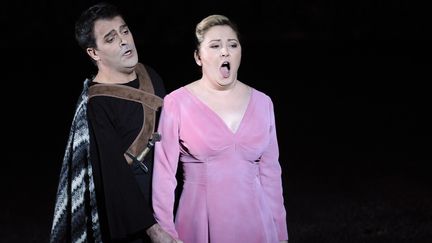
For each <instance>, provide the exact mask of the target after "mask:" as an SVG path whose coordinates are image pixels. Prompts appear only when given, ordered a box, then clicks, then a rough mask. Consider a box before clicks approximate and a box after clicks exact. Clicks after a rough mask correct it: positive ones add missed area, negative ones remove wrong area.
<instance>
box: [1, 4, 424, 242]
mask: <svg viewBox="0 0 432 243" xmlns="http://www.w3.org/2000/svg"><path fill="white" fill-rule="evenodd" d="M95 2H96V1H54V0H52V1H27V2H26V1H20V0H17V1H7V2H5V3H3V4H2V6H1V8H0V13H1V23H2V25H1V26H2V27H1V38H0V48H1V49H0V52H1V54H2V55H1V57H2V59H3V60H2V64H1V65H0V66H1V71H2V72H1V74H2V79H1V81H2V82H3V83H2V86H1V87H2V91H3V92H2V94H3V95H2V96H1V97H2V98H1V99H2V102H1V104H2V112H3V116H2V124H3V132H2V135H3V136H2V138H3V143H2V144H3V146H2V151H4V152H3V156H2V161H1V179H0V185H1V192H2V197H1V204H0V206H1V210H2V212H1V213H0V215H1V216H0V242H47V241H48V236H49V232H50V227H51V223H52V216H53V207H54V202H55V195H56V189H57V183H58V176H59V173H60V166H61V162H62V158H63V152H64V148H65V146H66V141H67V136H68V133H69V127H70V123H71V121H72V116H73V112H74V108H75V103H76V101H77V98H78V95H79V93H80V91H81V88H82V84H83V81H84V79H85V78H87V77H89V76H90V74H91V73H92V72H93V71H94V67H93V66H92V64H91V63H90V61H89V60H88V59H87V57H86V54H85V53H84V52H83V51H82V50H81V49H80V48H79V47H78V45H77V44H76V42H75V39H74V37H73V25H74V21H75V19H76V18H77V17H78V15H79V13H80V12H81V11H82V10H84V9H85V8H87V7H88V6H90V5H91V4H93V3H95ZM120 2H121V3H118V4H117V5H118V6H119V7H120V8H121V9H122V10H123V12H124V15H125V17H126V20H127V22H128V24H129V25H130V28H131V29H132V32H133V34H134V37H135V43H136V45H137V48H138V52H139V57H140V61H141V62H143V63H146V64H149V65H150V66H152V67H153V68H155V69H156V70H157V71H158V72H159V74H160V75H161V76H162V77H163V79H164V80H165V83H166V86H167V89H168V90H169V91H171V90H173V89H175V88H178V87H180V86H182V85H185V84H187V83H189V82H191V81H193V80H195V79H197V78H198V74H199V72H198V69H197V67H196V66H195V63H194V60H193V47H194V46H193V34H194V27H195V24H196V23H197V22H198V21H199V20H201V19H202V18H203V17H205V16H207V15H209V14H213V13H220V14H224V15H227V16H228V17H230V18H231V19H232V20H233V21H235V22H236V23H237V24H238V25H239V28H240V31H241V33H242V47H243V56H242V64H241V67H240V70H239V79H240V80H241V81H243V82H245V83H247V84H249V85H251V86H253V87H255V88H257V89H259V90H261V91H264V92H266V93H267V94H268V95H269V96H271V98H272V99H273V101H274V103H275V112H276V119H277V120H276V122H277V129H278V130H277V131H278V138H279V143H280V162H281V165H282V168H283V182H284V193H285V202H286V208H287V214H288V216H287V220H288V230H289V235H290V243H306V242H307V243H309V242H311V243H315V242H318V243H321V242H349V243H355V242H410V243H411V242H416V243H419V242H431V239H432V190H431V185H432V182H431V178H430V176H429V174H430V171H431V168H432V166H431V165H430V163H431V162H432V161H431V156H430V152H431V149H430V148H431V136H430V121H431V120H430V119H429V116H430V115H429V113H430V104H431V102H430V88H429V85H428V83H429V82H430V81H431V74H430V71H431V69H430V65H431V54H432V47H431V43H432V42H431V39H432V38H431V37H432V35H431V23H432V21H431V17H430V16H431V14H430V8H429V6H427V4H426V3H420V2H414V1H402V0H393V1H390V0H388V1H379V0H362V1H360V0H355V1H319V0H306V1H299V0H290V1H282V0H280V1H274V0H269V1H252V0H251V1H246V0H242V1H225V0H221V1H188V2H181V1H172V2H170V1H132V0H125V1H120ZM114 3H116V2H114ZM227 217H229V216H227Z"/></svg>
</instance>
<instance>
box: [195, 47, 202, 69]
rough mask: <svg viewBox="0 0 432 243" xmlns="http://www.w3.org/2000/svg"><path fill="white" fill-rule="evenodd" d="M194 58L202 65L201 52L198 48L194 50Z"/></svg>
mask: <svg viewBox="0 0 432 243" xmlns="http://www.w3.org/2000/svg"><path fill="white" fill-rule="evenodd" d="M194 59H195V62H196V64H197V65H198V66H201V65H202V63H201V58H200V56H199V53H198V51H197V50H195V51H194Z"/></svg>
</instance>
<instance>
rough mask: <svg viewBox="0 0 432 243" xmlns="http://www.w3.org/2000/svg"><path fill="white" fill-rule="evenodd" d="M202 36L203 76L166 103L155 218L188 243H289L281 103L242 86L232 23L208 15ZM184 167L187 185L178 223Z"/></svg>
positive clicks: (155, 177)
mask: <svg viewBox="0 0 432 243" xmlns="http://www.w3.org/2000/svg"><path fill="white" fill-rule="evenodd" d="M195 34H196V40H197V48H196V50H195V53H194V58H195V61H196V63H197V64H198V65H199V66H201V68H202V77H201V78H200V79H199V80H196V81H194V82H192V83H189V84H188V85H186V86H184V87H181V88H179V89H177V90H175V91H173V92H172V93H170V94H169V95H167V96H166V97H165V99H164V106H163V107H164V108H163V111H162V114H161V118H160V123H159V132H160V133H161V135H162V140H161V142H159V143H157V144H156V147H155V164H154V175H153V207H154V211H155V218H156V220H157V221H158V223H159V224H160V225H161V226H162V228H164V229H165V230H166V231H167V232H169V233H170V234H171V235H172V236H173V237H175V238H177V237H178V238H179V239H181V240H183V241H184V242H187V243H194V242H196V243H205V242H216V243H219V242H221V243H231V242H232V243H238V242H248V243H251V242H256V243H264V242H271V243H276V242H288V230H287V224H286V211H285V208H284V199H283V193H282V180H281V167H280V164H279V161H278V158H279V149H278V142H277V137H276V127H275V116H274V112H273V103H272V101H271V99H270V97H268V96H267V95H265V94H264V93H262V92H260V91H258V90H256V89H254V88H252V87H250V86H248V85H246V84H244V83H242V82H240V81H239V80H237V71H238V68H239V66H240V61H241V45H240V41H239V38H238V31H237V28H236V26H235V25H234V24H233V23H232V22H231V21H230V20H229V19H228V18H227V17H225V16H222V15H211V16H208V17H207V18H205V19H203V20H202V21H201V22H200V23H199V24H198V25H197V26H196V31H195ZM179 161H180V163H181V165H182V168H183V171H184V174H183V175H184V185H183V189H182V192H181V195H180V201H179V205H178V209H177V211H176V217H175V220H174V218H173V212H174V204H175V188H176V186H177V180H176V172H177V168H178V163H179Z"/></svg>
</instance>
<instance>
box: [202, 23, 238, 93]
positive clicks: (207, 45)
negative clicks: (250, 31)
mask: <svg viewBox="0 0 432 243" xmlns="http://www.w3.org/2000/svg"><path fill="white" fill-rule="evenodd" d="M195 61H196V62H197V64H198V65H200V66H202V72H203V78H205V79H209V80H211V81H212V82H217V83H218V84H219V85H222V86H224V85H229V84H230V83H232V82H233V81H235V80H237V71H238V68H239V66H240V61H241V45H240V42H239V40H238V37H237V34H236V33H235V31H234V30H233V29H232V28H231V27H230V26H228V25H217V26H213V27H211V28H210V29H208V31H207V32H206V33H205V34H204V39H203V41H202V43H201V45H200V48H199V50H198V53H196V55H195Z"/></svg>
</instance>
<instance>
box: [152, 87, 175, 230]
mask: <svg viewBox="0 0 432 243" xmlns="http://www.w3.org/2000/svg"><path fill="white" fill-rule="evenodd" d="M178 123H179V112H178V109H177V106H176V103H175V100H173V99H172V98H170V96H169V95H168V96H166V97H165V99H164V105H163V108H162V113H161V117H160V120H159V126H158V131H159V133H160V134H161V141H160V142H158V143H156V145H155V160H154V168H153V183H152V184H153V185H152V202H153V209H154V215H155V219H156V220H157V222H158V223H159V224H160V226H161V227H162V228H163V229H164V230H165V231H167V232H168V233H169V234H171V235H172V236H173V237H175V238H178V233H177V231H176V229H175V226H174V215H173V214H174V200H175V196H174V191H175V188H176V186H177V180H176V171H177V167H178V159H179V151H180V150H179V141H178V140H179V134H178V128H179V124H178Z"/></svg>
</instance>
